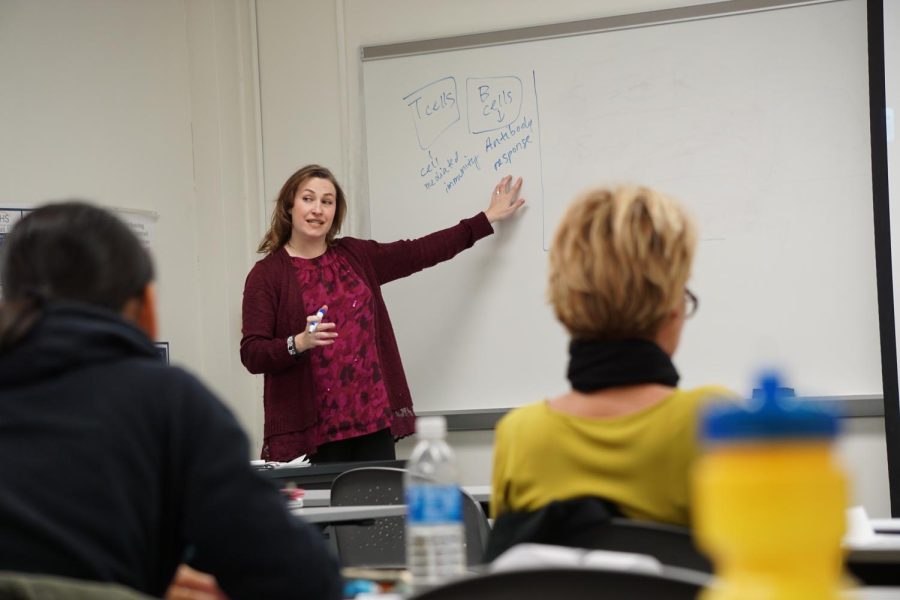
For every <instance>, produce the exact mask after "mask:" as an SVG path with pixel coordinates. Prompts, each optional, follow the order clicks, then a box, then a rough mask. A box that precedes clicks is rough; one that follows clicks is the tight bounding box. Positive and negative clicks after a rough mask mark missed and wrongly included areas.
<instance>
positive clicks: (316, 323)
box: [309, 306, 328, 333]
mask: <svg viewBox="0 0 900 600" xmlns="http://www.w3.org/2000/svg"><path fill="white" fill-rule="evenodd" d="M326 312H328V307H326V306H323V307H322V308H320V309H319V310H318V311H316V320H315V321H312V322H311V323H310V324H309V332H310V333H313V332H314V331H315V330H316V327H318V326H319V321H321V320H322V317H324V316H325V313H326Z"/></svg>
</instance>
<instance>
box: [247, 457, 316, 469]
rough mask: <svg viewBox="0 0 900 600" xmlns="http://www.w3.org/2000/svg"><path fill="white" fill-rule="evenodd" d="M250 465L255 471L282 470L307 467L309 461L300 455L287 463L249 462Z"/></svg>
mask: <svg viewBox="0 0 900 600" xmlns="http://www.w3.org/2000/svg"><path fill="white" fill-rule="evenodd" d="M250 465H251V466H252V467H254V468H256V469H283V468H287V467H291V468H292V467H308V466H309V459H308V458H306V455H305V454H301V455H300V456H298V457H297V458H295V459H294V460H292V461H289V462H278V461H271V460H270V461H267V460H251V461H250Z"/></svg>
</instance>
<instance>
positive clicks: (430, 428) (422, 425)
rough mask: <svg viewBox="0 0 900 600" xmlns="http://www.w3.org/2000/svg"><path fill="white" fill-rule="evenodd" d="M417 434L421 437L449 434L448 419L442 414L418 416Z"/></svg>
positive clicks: (433, 437) (428, 437)
mask: <svg viewBox="0 0 900 600" xmlns="http://www.w3.org/2000/svg"><path fill="white" fill-rule="evenodd" d="M416 435H417V436H418V437H419V439H428V440H435V439H440V438H443V437H444V436H445V435H447V419H445V418H444V417H441V416H438V417H418V418H416Z"/></svg>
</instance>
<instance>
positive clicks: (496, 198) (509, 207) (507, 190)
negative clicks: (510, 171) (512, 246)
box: [484, 175, 525, 223]
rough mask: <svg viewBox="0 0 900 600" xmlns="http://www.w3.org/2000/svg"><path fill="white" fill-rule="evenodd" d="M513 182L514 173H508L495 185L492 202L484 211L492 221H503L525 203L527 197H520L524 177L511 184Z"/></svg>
mask: <svg viewBox="0 0 900 600" xmlns="http://www.w3.org/2000/svg"><path fill="white" fill-rule="evenodd" d="M511 183H512V175H507V176H506V177H504V178H503V179H501V180H500V183H498V184H497V185H496V186H494V191H493V192H492V193H491V203H490V205H488V208H487V210H486V211H484V215H485V216H486V217H487V218H488V221H490V222H491V223H496V222H497V221H502V220H503V219H505V218H507V217H509V216H511V215H512V214H513V213H515V212H516V211H517V210H519V208H520V207H521V206H522V205H523V204H525V199H524V198H519V190H521V189H522V178H521V177H519V178H518V179H516V182H515V183H512V185H510V184H511Z"/></svg>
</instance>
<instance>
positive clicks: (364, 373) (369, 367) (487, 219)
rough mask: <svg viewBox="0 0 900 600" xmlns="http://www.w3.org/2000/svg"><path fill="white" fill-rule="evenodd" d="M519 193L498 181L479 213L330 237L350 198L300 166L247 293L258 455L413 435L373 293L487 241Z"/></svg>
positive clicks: (276, 456) (246, 358) (370, 451)
mask: <svg viewBox="0 0 900 600" xmlns="http://www.w3.org/2000/svg"><path fill="white" fill-rule="evenodd" d="M521 186H522V180H521V179H519V180H518V181H516V182H515V183H512V177H509V176H507V177H504V178H503V179H502V180H501V181H500V183H498V184H497V185H496V186H495V187H494V189H493V192H492V194H491V200H490V204H489V206H488V208H487V209H486V210H485V211H484V212H480V213H478V214H477V215H475V216H474V217H471V218H469V219H464V220H462V221H460V223H459V224H457V225H455V226H453V227H450V228H448V229H444V230H441V231H438V232H435V233H432V234H430V235H427V236H425V237H422V238H419V239H415V240H402V241H398V242H393V243H387V244H382V243H378V242H375V241H372V240H360V239H356V238H352V237H342V238H338V237H337V234H338V232H339V231H340V228H341V223H342V221H343V219H344V216H345V214H346V212H347V201H346V199H345V197H344V192H343V190H342V189H341V186H340V185H339V184H338V182H337V180H336V179H335V177H334V175H332V174H331V172H330V171H329V170H328V169H326V168H324V167H321V166H319V165H308V166H306V167H303V168H301V169H299V170H298V171H297V172H296V173H294V174H293V175H291V176H290V177H289V178H288V180H287V181H286V182H285V184H284V185H283V186H282V188H281V192H280V193H279V195H278V199H277V200H276V202H275V208H274V210H273V213H272V224H271V227H270V228H269V231H268V232H267V233H266V235H265V237H264V238H263V240H262V243H261V244H260V246H259V252H261V253H265V254H266V255H267V256H266V257H265V258H263V259H262V260H260V261H259V262H257V263H256V265H255V266H254V267H253V269H252V270H251V271H250V274H249V275H248V276H247V281H246V284H245V286H244V302H243V339H241V361H242V362H243V363H244V366H245V367H247V369H248V370H249V371H250V372H251V373H264V374H265V388H264V396H263V404H264V406H265V431H264V438H265V441H264V444H263V449H262V458H264V459H266V460H275V461H288V460H291V459H293V458H296V457H297V456H299V455H301V454H307V455H312V460H313V461H314V462H328V461H357V460H390V459H393V458H394V457H395V454H394V439H395V438H401V437H403V436H406V435H409V434H410V433H412V432H413V430H414V427H415V413H414V412H413V406H412V399H411V398H410V393H409V386H408V385H407V383H406V376H405V374H404V372H403V365H402V364H401V363H400V351H399V350H398V348H397V341H396V339H395V337H394V331H393V328H392V326H391V322H390V318H389V317H388V312H387V307H386V306H385V303H384V299H383V298H382V295H381V286H382V285H383V284H385V283H388V282H390V281H394V280H396V279H400V278H402V277H406V276H408V275H411V274H413V273H416V272H418V271H421V270H422V269H425V268H427V267H431V266H433V265H436V264H438V263H440V262H443V261H445V260H449V259H451V258H453V257H454V256H456V255H457V254H459V253H460V252H462V251H463V250H465V249H466V248H470V247H471V246H472V245H473V244H474V243H475V242H477V241H478V240H480V239H481V238H483V237H486V236H488V235H490V234H491V233H493V228H492V226H491V224H492V223H494V222H496V221H501V220H503V219H506V218H507V217H509V216H511V215H512V214H514V213H515V212H516V211H517V210H518V209H519V207H521V206H522V204H524V202H525V201H524V200H522V199H521V198H519V190H520V188H521ZM323 307H327V312H325V316H324V318H323V317H320V316H318V315H317V313H318V312H319V309H321V308H323ZM312 322H316V323H317V327H316V328H315V331H311V330H310V329H311V328H310V327H309V325H310V324H311V323H312ZM339 335H340V337H338V336H339Z"/></svg>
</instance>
